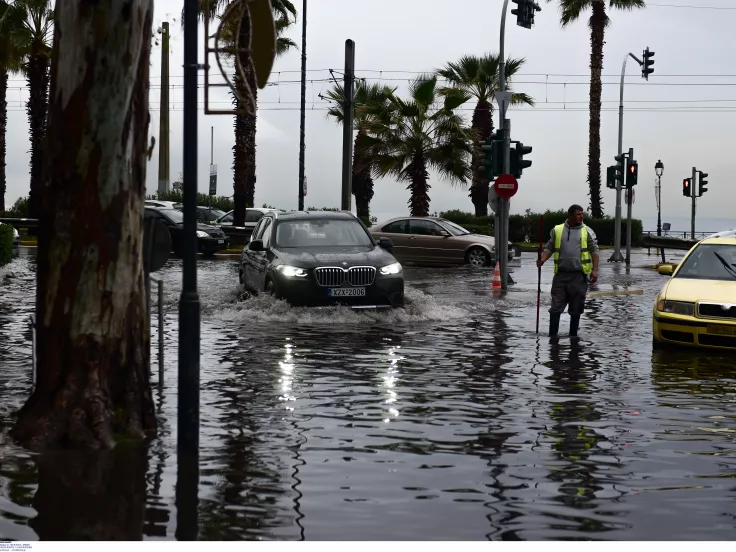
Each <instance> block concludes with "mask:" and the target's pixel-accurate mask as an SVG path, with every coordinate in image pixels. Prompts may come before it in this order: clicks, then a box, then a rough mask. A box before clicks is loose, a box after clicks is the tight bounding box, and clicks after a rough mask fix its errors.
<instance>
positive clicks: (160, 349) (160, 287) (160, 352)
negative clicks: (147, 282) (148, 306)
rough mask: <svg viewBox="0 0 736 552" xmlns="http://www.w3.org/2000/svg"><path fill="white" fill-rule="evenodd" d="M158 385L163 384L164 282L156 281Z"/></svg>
mask: <svg viewBox="0 0 736 552" xmlns="http://www.w3.org/2000/svg"><path fill="white" fill-rule="evenodd" d="M158 384H159V385H160V386H163V384H164V281H163V280H162V279H161V278H159V279H158Z"/></svg>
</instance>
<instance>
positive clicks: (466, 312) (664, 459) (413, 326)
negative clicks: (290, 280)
mask: <svg viewBox="0 0 736 552" xmlns="http://www.w3.org/2000/svg"><path fill="white" fill-rule="evenodd" d="M534 257H535V256H534V255H526V254H525V255H524V256H523V257H522V259H521V260H520V261H517V262H516V264H517V266H516V267H515V268H514V276H515V278H516V280H517V282H518V284H517V285H516V286H514V288H513V291H510V292H509V293H508V294H507V296H506V297H504V298H496V297H493V296H492V295H491V292H490V289H489V287H490V282H491V274H492V272H491V271H490V270H471V269H411V268H410V269H407V270H406V278H407V282H408V292H407V295H408V299H409V300H408V305H407V308H406V309H405V310H397V311H391V312H388V313H365V312H364V313H354V312H352V311H347V310H344V309H339V308H338V309H327V310H322V311H318V310H309V309H292V308H289V307H288V306H287V305H285V304H281V303H279V302H276V301H274V300H272V299H270V298H265V297H257V298H252V299H246V300H243V299H242V298H241V297H239V296H240V292H239V289H238V286H237V268H236V264H235V262H234V261H233V260H230V259H227V260H211V261H201V263H200V269H199V286H200V294H201V301H202V343H201V351H202V355H201V415H200V417H201V433H200V435H201V438H200V439H201V452H200V458H199V481H198V484H197V482H196V480H194V481H192V480H189V482H188V483H189V486H190V487H193V488H194V489H195V490H196V496H194V495H192V494H191V493H190V494H189V495H187V494H186V493H185V492H184V491H182V490H181V489H185V488H186V487H187V481H184V480H183V481H182V482H180V484H181V487H180V492H179V496H177V491H176V489H177V458H176V405H177V396H176V394H177V367H176V359H177V352H176V351H177V324H178V322H177V312H176V311H177V302H178V294H179V290H180V282H181V277H180V270H181V263H180V262H179V261H170V262H169V264H168V265H167V266H166V267H165V268H164V269H163V270H162V271H161V272H160V273H158V275H160V276H161V277H162V279H163V281H164V297H163V304H164V308H165V312H166V317H165V324H164V335H165V374H164V385H163V387H162V388H161V389H159V388H158V387H157V386H154V390H155V391H154V393H155V399H156V404H157V410H158V413H159V420H160V432H159V436H158V438H157V439H156V440H155V441H154V442H153V443H151V444H150V446H149V447H146V448H141V449H137V448H135V447H129V446H128V447H121V449H120V450H118V451H114V452H112V453H106V454H85V455H75V454H72V453H56V454H54V455H52V454H47V455H42V456H35V455H32V454H30V453H28V452H26V451H23V450H22V449H19V448H18V447H16V446H14V445H13V444H11V443H10V442H9V440H8V439H7V437H5V435H6V434H7V430H8V428H9V427H10V425H11V424H12V419H13V413H14V412H15V411H16V410H17V408H19V407H20V406H21V405H22V403H23V401H24V400H25V398H26V397H27V395H28V392H29V390H30V386H31V370H30V355H31V345H30V331H29V329H28V327H27V317H28V315H29V314H30V313H31V312H32V310H33V301H34V293H33V291H34V271H35V262H34V259H33V258H32V257H26V256H22V257H19V258H17V259H16V260H14V261H13V263H12V264H11V265H10V266H9V267H7V268H6V269H5V272H6V273H7V275H6V276H5V278H4V279H3V277H2V276H0V282H1V283H0V439H3V440H4V441H3V443H0V540H1V539H10V540H35V539H42V540H50V539H55V540H56V539H141V538H142V539H150V540H153V539H175V538H180V539H182V538H184V539H186V538H198V539H264V540H273V539H281V540H300V539H306V540H409V539H412V540H440V539H441V540H484V539H491V540H584V539H593V540H679V539H682V540H713V539H720V540H729V539H733V536H734V534H736V533H735V529H736V527H735V526H736V518H735V516H736V500H735V499H736V484H735V483H736V482H735V481H734V480H735V478H736V461H735V458H736V457H735V456H734V452H735V447H734V443H735V441H736V378H735V376H736V368H734V360H735V359H736V357H734V356H733V355H718V354H713V353H706V352H687V351H662V352H660V351H657V352H656V353H653V351H652V346H651V310H652V303H653V298H654V295H655V293H656V291H657V290H658V289H659V287H660V286H661V285H662V284H663V282H664V278H663V277H661V276H659V275H657V274H656V273H655V272H654V271H652V270H649V269H645V268H641V267H643V266H644V265H647V264H651V263H654V262H656V257H654V256H652V257H647V256H646V255H645V254H641V253H639V252H637V253H636V254H634V255H633V256H632V268H631V269H630V271H628V272H627V270H626V269H625V267H621V266H611V265H609V264H608V263H606V262H602V267H601V270H602V272H601V285H600V288H601V289H611V287H612V286H616V287H619V288H624V287H630V288H632V289H643V290H644V294H643V295H640V296H637V295H630V296H616V297H600V298H596V299H590V300H589V304H588V312H587V314H586V315H585V317H584V318H583V322H582V325H581V339H580V340H578V341H571V340H569V339H568V338H567V337H566V336H565V334H566V333H567V325H568V320H569V319H568V318H567V317H566V316H565V317H563V322H562V328H561V333H562V336H561V338H560V339H559V341H558V342H555V343H550V341H549V339H548V338H547V337H546V332H547V321H548V315H547V312H546V306H545V305H543V308H542V316H541V329H542V331H541V333H540V336H537V335H536V333H535V317H536V277H537V271H536V268H535V266H534ZM604 259H605V253H604ZM550 281H551V269H550V267H545V270H544V277H543V289H544V290H548V289H549V284H550ZM153 289H154V303H155V300H156V298H155V289H156V288H155V286H154V288H153ZM543 303H548V298H547V297H545V296H544V295H543ZM157 332H158V324H157V320H156V317H155V316H154V318H153V320H152V340H151V342H152V370H153V376H152V382H153V383H154V384H155V383H156V382H157V379H158V371H157V362H158V358H157V335H158V333H157ZM192 483H194V485H192Z"/></svg>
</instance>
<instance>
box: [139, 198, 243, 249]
mask: <svg viewBox="0 0 736 552" xmlns="http://www.w3.org/2000/svg"><path fill="white" fill-rule="evenodd" d="M146 213H147V214H148V215H149V216H153V217H154V218H157V219H158V220H160V221H161V222H162V223H163V224H164V226H166V228H168V230H169V233H170V234H171V249H172V250H173V251H174V253H175V254H177V255H182V254H183V252H184V242H183V235H184V214H183V213H182V212H181V211H179V210H177V209H168V208H164V207H146ZM228 245H229V239H228V237H227V236H226V235H225V233H224V232H223V231H222V230H220V229H219V228H215V227H214V226H209V225H207V224H201V223H197V251H198V252H199V253H202V254H203V255H204V256H205V257H211V256H212V255H214V254H215V253H217V252H218V251H221V250H223V249H227V247H228Z"/></svg>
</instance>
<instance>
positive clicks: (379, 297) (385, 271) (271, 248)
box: [239, 211, 404, 308]
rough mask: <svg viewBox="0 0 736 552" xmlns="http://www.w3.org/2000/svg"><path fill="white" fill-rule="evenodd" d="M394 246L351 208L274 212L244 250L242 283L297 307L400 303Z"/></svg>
mask: <svg viewBox="0 0 736 552" xmlns="http://www.w3.org/2000/svg"><path fill="white" fill-rule="evenodd" d="M391 247H392V246H391V240H389V239H388V238H380V239H378V240H376V239H374V238H373V237H372V236H371V234H370V232H368V229H367V228H366V227H365V226H364V225H363V223H362V222H361V221H360V220H359V219H358V218H357V217H356V216H355V215H354V214H352V213H350V212H329V211H319V212H299V211H297V212H290V213H279V212H277V211H271V212H269V213H266V214H265V215H264V216H263V218H262V219H261V220H260V221H259V222H258V224H257V226H256V228H255V229H254V231H253V234H252V235H251V239H250V242H249V243H248V245H247V246H246V247H245V248H244V249H243V253H242V256H241V259H240V270H239V276H240V282H241V284H243V285H244V286H245V287H246V288H247V289H250V290H253V291H256V292H262V291H265V292H267V293H270V294H272V295H274V296H275V297H277V298H279V299H281V298H283V299H286V300H287V301H288V302H289V303H291V304H294V305H331V304H347V305H350V306H352V307H353V308H384V307H399V306H402V305H403V303H404V275H403V270H402V268H401V264H400V263H399V262H397V260H396V258H394V256H393V255H392V254H391V253H390V250H391Z"/></svg>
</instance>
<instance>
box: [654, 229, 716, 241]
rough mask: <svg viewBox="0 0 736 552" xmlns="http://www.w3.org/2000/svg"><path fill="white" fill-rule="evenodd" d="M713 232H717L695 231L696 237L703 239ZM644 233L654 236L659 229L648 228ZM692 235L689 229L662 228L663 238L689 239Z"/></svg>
mask: <svg viewBox="0 0 736 552" xmlns="http://www.w3.org/2000/svg"><path fill="white" fill-rule="evenodd" d="M711 234H715V232H695V239H697V240H702V239H703V238H705V237H706V236H710V235H711ZM643 235H646V236H652V237H654V236H656V235H657V231H656V230H647V231H645V232H644V233H643ZM691 236H692V234H691V233H690V231H689V230H688V231H686V232H685V231H680V230H668V231H667V232H665V231H664V230H662V236H661V237H663V238H678V239H683V240H689V239H690V237H691Z"/></svg>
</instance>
